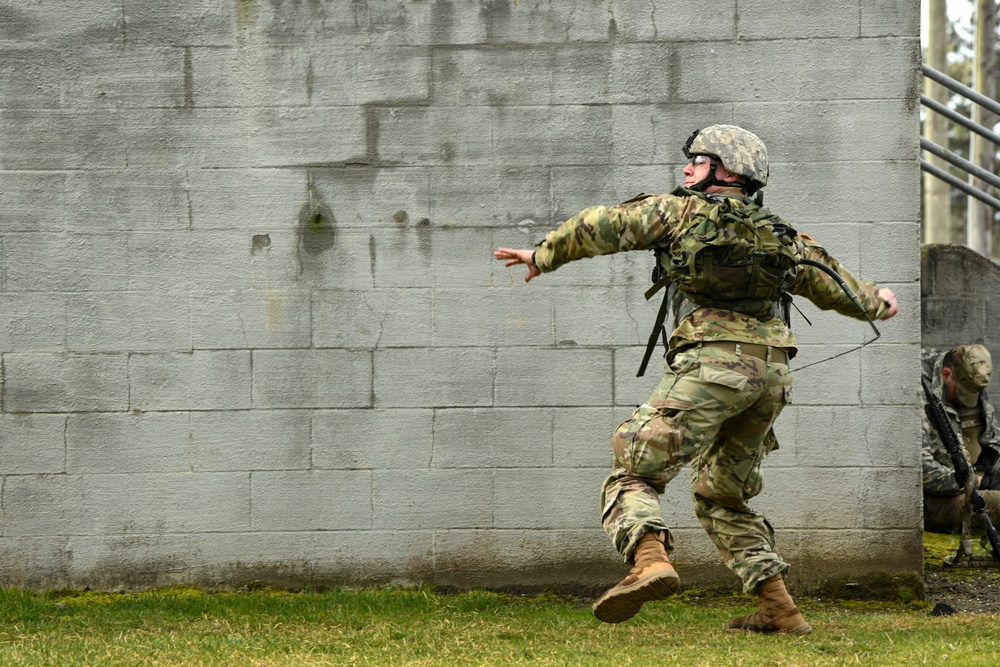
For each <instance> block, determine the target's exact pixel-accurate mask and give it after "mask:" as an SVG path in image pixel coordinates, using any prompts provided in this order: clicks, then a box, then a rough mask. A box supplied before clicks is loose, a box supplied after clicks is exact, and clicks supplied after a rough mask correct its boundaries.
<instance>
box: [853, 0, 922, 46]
mask: <svg viewBox="0 0 1000 667" xmlns="http://www.w3.org/2000/svg"><path fill="white" fill-rule="evenodd" d="M919 35H920V12H918V11H915V8H914V6H913V3H911V2H907V1H906V0H889V1H886V0H861V36H862V37H886V36H892V37H910V38H916V37H918V36H919Z"/></svg>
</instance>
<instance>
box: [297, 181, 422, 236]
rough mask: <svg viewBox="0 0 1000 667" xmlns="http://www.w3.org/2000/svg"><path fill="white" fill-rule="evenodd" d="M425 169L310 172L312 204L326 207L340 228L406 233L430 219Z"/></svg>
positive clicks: (309, 193)
mask: <svg viewBox="0 0 1000 667" xmlns="http://www.w3.org/2000/svg"><path fill="white" fill-rule="evenodd" d="M432 173H434V174H436V173H438V170H437V169H434V170H431V169H428V168H425V167H399V168H395V167H389V166H379V167H372V166H367V165H365V166H346V167H342V168H329V169H324V168H316V169H310V170H309V172H308V175H309V179H310V180H309V183H310V185H311V189H310V190H309V191H308V195H309V197H310V198H311V201H315V203H317V204H319V205H320V206H325V207H326V208H327V209H329V211H330V215H331V216H332V217H333V219H334V221H335V223H334V224H335V225H336V227H337V228H338V229H356V231H362V230H363V231H366V232H372V231H379V230H384V231H386V232H387V233H388V232H389V231H390V230H403V229H407V228H409V227H419V226H421V225H426V224H428V223H427V222H425V220H427V219H428V218H429V216H430V199H431V197H432V196H433V195H432V194H431V192H430V186H429V183H430V176H431V174H432Z"/></svg>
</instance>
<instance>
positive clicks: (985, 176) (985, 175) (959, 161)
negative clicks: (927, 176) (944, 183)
mask: <svg viewBox="0 0 1000 667" xmlns="http://www.w3.org/2000/svg"><path fill="white" fill-rule="evenodd" d="M920 147H921V148H922V149H924V150H925V151H927V152H928V153H931V154H933V155H937V156H938V157H939V158H941V159H942V160H945V161H947V162H950V163H951V164H953V165H955V166H956V167H958V168H959V169H961V170H963V171H965V172H968V173H970V174H972V175H973V176H975V177H976V178H978V179H979V180H982V181H986V182H987V183H989V184H990V185H992V186H993V187H995V188H1000V177H997V176H996V175H995V174H992V173H990V172H988V171H986V170H985V169H983V168H982V167H980V166H979V165H977V164H975V163H973V162H969V161H968V160H966V159H965V158H964V157H962V156H961V155H958V154H957V153H953V152H951V151H949V150H947V149H944V148H942V147H940V146H938V145H937V144H936V143H934V142H933V141H931V140H929V139H924V138H923V137H920Z"/></svg>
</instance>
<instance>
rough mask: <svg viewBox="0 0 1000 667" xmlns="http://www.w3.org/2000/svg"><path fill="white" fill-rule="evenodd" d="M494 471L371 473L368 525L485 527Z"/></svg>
mask: <svg viewBox="0 0 1000 667" xmlns="http://www.w3.org/2000/svg"><path fill="white" fill-rule="evenodd" d="M493 484H494V482H493V472H492V471H489V470H393V471H378V470H377V471H375V472H374V473H373V474H372V528H374V529H376V530H419V529H426V528H488V527H490V526H492V525H493Z"/></svg>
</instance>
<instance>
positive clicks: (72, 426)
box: [65, 413, 190, 475]
mask: <svg viewBox="0 0 1000 667" xmlns="http://www.w3.org/2000/svg"><path fill="white" fill-rule="evenodd" d="M189 438H190V429H189V427H188V416H187V415H186V414H183V413H166V414H133V413H93V414H82V415H70V416H69V421H68V422H67V424H66V435H65V440H66V472H68V473H71V474H92V475H99V474H101V473H106V472H115V473H137V472H143V473H144V472H185V471H187V470H188V440H189Z"/></svg>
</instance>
